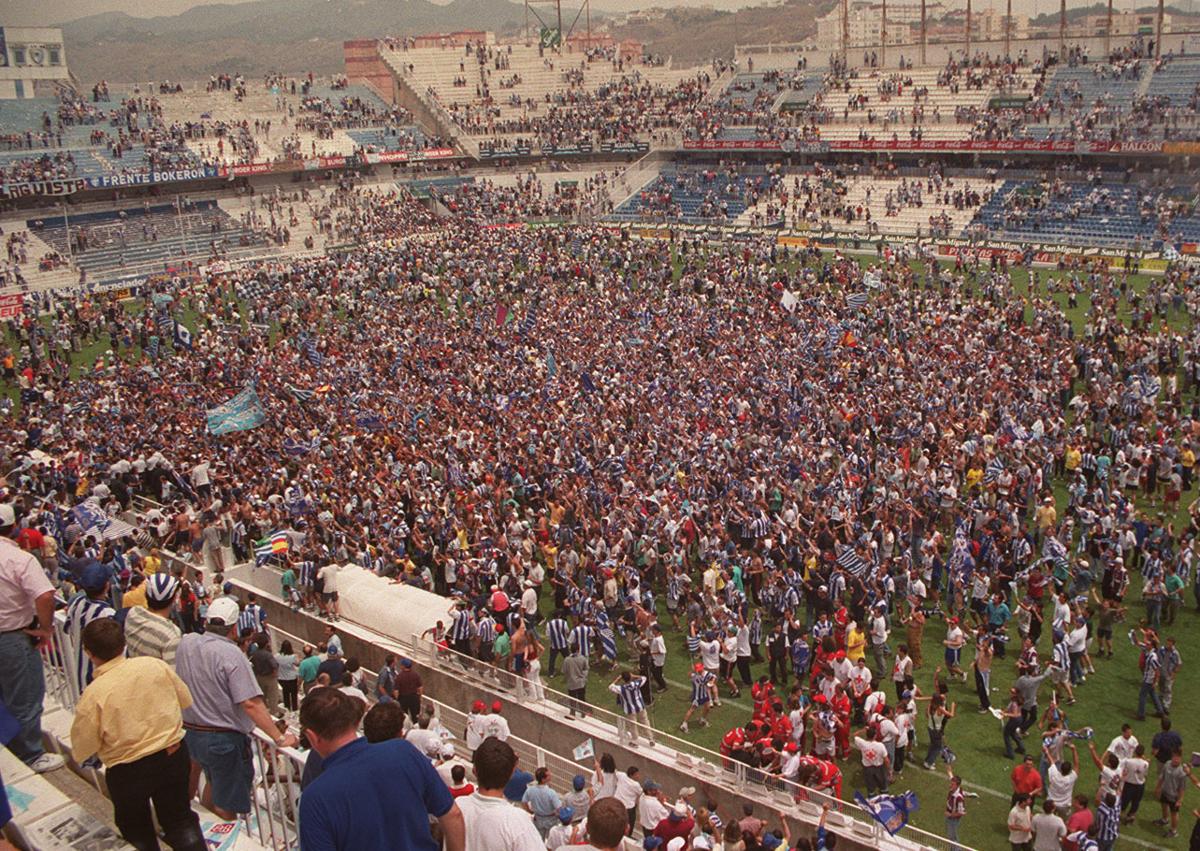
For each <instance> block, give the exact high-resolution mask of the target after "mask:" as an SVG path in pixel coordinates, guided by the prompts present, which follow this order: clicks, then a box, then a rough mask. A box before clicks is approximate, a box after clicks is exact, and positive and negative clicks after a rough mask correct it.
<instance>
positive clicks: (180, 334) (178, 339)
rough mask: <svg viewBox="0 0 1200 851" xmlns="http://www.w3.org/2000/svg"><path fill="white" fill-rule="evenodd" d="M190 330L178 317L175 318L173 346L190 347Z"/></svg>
mask: <svg viewBox="0 0 1200 851" xmlns="http://www.w3.org/2000/svg"><path fill="white" fill-rule="evenodd" d="M191 347H192V332H191V331H189V330H188V329H187V326H185V325H184V324H183V323H182V322H180V321H179V320H178V319H177V320H175V348H177V349H180V348H182V349H191Z"/></svg>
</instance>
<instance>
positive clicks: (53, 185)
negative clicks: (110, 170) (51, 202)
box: [0, 178, 88, 199]
mask: <svg viewBox="0 0 1200 851" xmlns="http://www.w3.org/2000/svg"><path fill="white" fill-rule="evenodd" d="M87 188H88V182H87V181H86V180H84V179H83V178H74V179H69V180H35V181H33V182H31V183H9V184H6V185H5V186H0V196H2V197H4V198H8V199H15V198H29V197H32V196H34V195H74V194H75V193H76V192H81V191H83V190H84V189H87Z"/></svg>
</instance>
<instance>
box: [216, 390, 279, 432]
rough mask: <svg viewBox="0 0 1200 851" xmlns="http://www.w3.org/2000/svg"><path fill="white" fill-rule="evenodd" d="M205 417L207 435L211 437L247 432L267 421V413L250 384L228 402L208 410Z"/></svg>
mask: <svg viewBox="0 0 1200 851" xmlns="http://www.w3.org/2000/svg"><path fill="white" fill-rule="evenodd" d="M205 417H206V419H207V420H208V433H209V434H212V435H221V434H228V433H229V432H231V431H248V430H249V429H252V428H255V427H257V426H260V425H262V424H263V423H264V422H266V421H267V413H266V411H264V410H263V406H262V402H260V401H259V399H258V391H256V390H255V389H254V385H253V384H250V383H248V384H246V386H245V388H244V389H243V390H242V392H241V393H238V394H237V395H236V396H234V397H233V398H232V399H230V400H229V401H228V402H224V403H222V404H220V405H217V407H215V408H209V409H208V410H207V411H206V412H205Z"/></svg>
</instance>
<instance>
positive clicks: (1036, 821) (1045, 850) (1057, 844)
mask: <svg viewBox="0 0 1200 851" xmlns="http://www.w3.org/2000/svg"><path fill="white" fill-rule="evenodd" d="M1066 835H1067V825H1066V823H1065V822H1064V821H1063V820H1062V819H1061V818H1059V817H1058V816H1057V815H1055V813H1054V802H1053V801H1051V800H1050V799H1049V798H1047V799H1046V800H1045V801H1044V802H1042V812H1040V813H1038V814H1037V815H1036V816H1034V817H1033V851H1060V849H1061V848H1062V838H1063V837H1064V836H1066Z"/></svg>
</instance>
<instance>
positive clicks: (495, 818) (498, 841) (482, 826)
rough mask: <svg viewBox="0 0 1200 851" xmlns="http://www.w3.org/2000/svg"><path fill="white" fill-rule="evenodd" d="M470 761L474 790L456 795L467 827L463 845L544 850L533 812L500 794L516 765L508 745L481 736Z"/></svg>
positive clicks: (487, 850) (478, 850)
mask: <svg viewBox="0 0 1200 851" xmlns="http://www.w3.org/2000/svg"><path fill="white" fill-rule="evenodd" d="M471 763H472V765H473V766H474V769H475V791H474V792H473V793H472V794H470V795H466V796H464V797H461V798H459V799H458V807H459V809H461V810H462V814H463V820H464V821H465V823H466V828H467V842H466V847H467V848H470V849H471V851H545V849H546V845H545V843H544V842H543V841H542V837H541V836H540V835H539V834H538V831H537V828H536V827H534V826H533V815H532V814H531V813H529V812H528V811H527V810H523V809H521V808H520V807H514V806H513V805H512V804H510V803H509V802H508V801H507V800H506V799H505V797H504V787H505V785H507V783H508V781H509V780H510V779H511V778H512V774H513V771H514V770H515V769H516V767H517V755H516V753H514V752H513V749H512V747H510V746H509V744H508V743H507V742H502V741H500V740H499V739H493V738H488V739H484V741H483V742H482V743H481V744H480V745H479V747H477V748H476V749H475V753H474V755H473V756H472V758H471Z"/></svg>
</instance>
